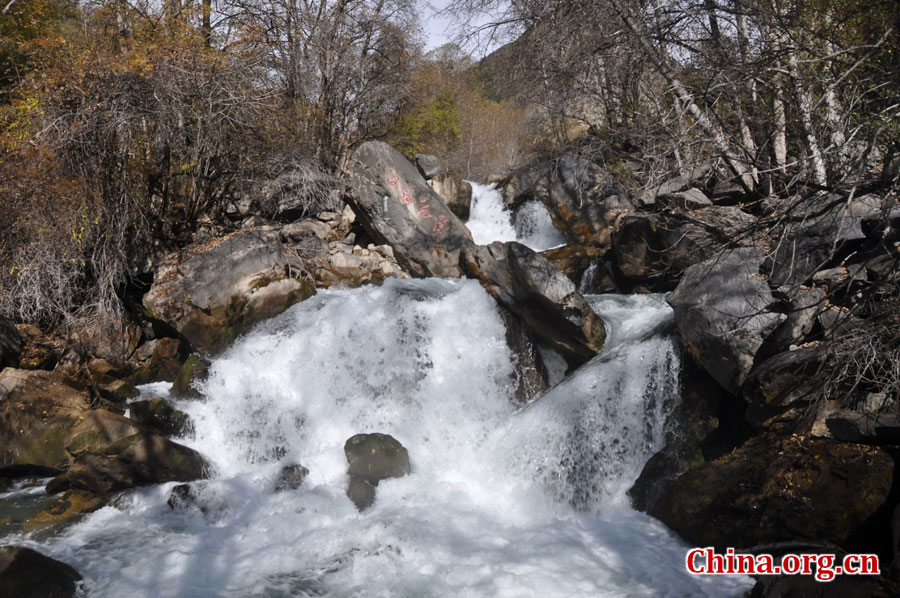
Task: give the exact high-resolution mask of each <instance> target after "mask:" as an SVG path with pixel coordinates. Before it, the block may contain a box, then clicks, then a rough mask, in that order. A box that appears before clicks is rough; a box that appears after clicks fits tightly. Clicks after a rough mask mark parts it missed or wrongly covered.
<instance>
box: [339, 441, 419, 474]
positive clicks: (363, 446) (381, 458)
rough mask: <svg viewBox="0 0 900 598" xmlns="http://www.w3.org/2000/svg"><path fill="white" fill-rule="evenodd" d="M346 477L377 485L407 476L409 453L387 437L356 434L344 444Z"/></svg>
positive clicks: (398, 443) (397, 442)
mask: <svg viewBox="0 0 900 598" xmlns="http://www.w3.org/2000/svg"><path fill="white" fill-rule="evenodd" d="M344 454H345V455H346V456H347V462H348V463H350V469H349V470H348V473H350V474H351V475H355V476H358V477H360V478H362V479H364V480H367V481H369V482H372V483H374V484H377V483H378V482H380V481H381V480H385V479H387V478H399V477H403V476H405V475H406V474H408V473H409V453H408V452H407V451H406V449H405V448H404V447H403V445H402V444H400V442H399V441H398V440H397V439H396V438H394V437H393V436H391V435H389V434H379V433H375V434H357V435H356V436H353V437H351V438H350V439H349V440H347V442H345V443H344Z"/></svg>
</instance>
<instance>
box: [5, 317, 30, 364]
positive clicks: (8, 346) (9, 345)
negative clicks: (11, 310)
mask: <svg viewBox="0 0 900 598" xmlns="http://www.w3.org/2000/svg"><path fill="white" fill-rule="evenodd" d="M24 347H25V342H24V341H23V340H22V337H21V336H20V335H19V331H18V330H16V327H15V326H13V323H12V322H10V321H9V320H7V319H6V318H4V317H3V316H0V370H2V369H3V368H5V367H7V366H9V367H18V365H19V355H20V354H21V353H22V349H23V348H24Z"/></svg>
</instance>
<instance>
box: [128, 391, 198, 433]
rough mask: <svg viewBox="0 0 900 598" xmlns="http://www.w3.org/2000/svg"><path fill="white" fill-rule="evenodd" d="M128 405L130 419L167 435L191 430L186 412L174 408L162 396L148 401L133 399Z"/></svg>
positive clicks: (191, 425)
mask: <svg viewBox="0 0 900 598" xmlns="http://www.w3.org/2000/svg"><path fill="white" fill-rule="evenodd" d="M129 407H130V409H131V419H133V420H134V421H135V422H137V423H139V424H142V425H145V426H149V427H151V428H156V429H157V430H159V431H161V432H162V433H163V434H166V435H168V436H183V435H185V434H189V433H190V432H191V431H192V430H193V424H192V423H191V420H190V417H188V414H187V413H185V412H184V411H179V410H178V409H175V408H174V407H172V406H171V405H170V404H169V402H168V401H166V400H165V399H164V398H162V397H156V398H155V399H151V400H149V401H135V402H133V403H131V404H130V405H129Z"/></svg>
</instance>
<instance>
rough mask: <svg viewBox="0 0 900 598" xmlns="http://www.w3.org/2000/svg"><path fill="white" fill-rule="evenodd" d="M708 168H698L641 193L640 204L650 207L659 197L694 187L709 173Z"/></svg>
mask: <svg viewBox="0 0 900 598" xmlns="http://www.w3.org/2000/svg"><path fill="white" fill-rule="evenodd" d="M709 170H710V167H709V166H698V167H697V168H694V169H693V170H691V171H690V172H688V173H685V174H683V175H680V176H677V177H674V178H671V179H667V180H665V181H663V182H662V183H659V184H657V185H654V186H652V187H650V188H649V189H647V190H646V191H644V192H643V193H641V195H640V198H639V200H640V202H641V204H643V205H645V206H652V205H654V204H655V203H656V199H657V198H658V197H659V196H661V195H671V194H674V193H676V192H678V191H681V190H683V189H687V188H688V187H690V186H691V185H694V184H695V183H697V182H698V181H700V180H701V179H703V177H705V176H706V175H707V174H708V173H709Z"/></svg>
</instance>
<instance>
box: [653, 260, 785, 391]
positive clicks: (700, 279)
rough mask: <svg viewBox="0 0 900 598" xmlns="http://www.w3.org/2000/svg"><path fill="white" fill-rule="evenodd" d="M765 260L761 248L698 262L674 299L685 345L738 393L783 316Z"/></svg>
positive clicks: (703, 364)
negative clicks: (763, 268) (762, 270)
mask: <svg viewBox="0 0 900 598" xmlns="http://www.w3.org/2000/svg"><path fill="white" fill-rule="evenodd" d="M763 259H764V252H763V251H762V250H761V249H754V248H740V249H735V250H731V251H727V252H725V253H723V254H722V255H721V256H718V257H715V258H712V259H710V260H707V261H705V262H702V263H700V264H695V265H693V266H691V267H690V268H688V270H687V272H686V273H685V275H684V278H682V280H681V282H680V283H679V284H678V287H677V288H676V289H675V291H673V292H672V294H671V295H670V296H669V298H668V302H669V305H671V306H672V308H673V309H674V310H675V323H676V324H677V325H678V331H679V333H680V334H681V338H682V341H683V344H684V345H685V346H686V347H687V349H688V350H689V351H690V352H691V353H692V354H693V355H694V357H695V358H696V359H697V361H698V362H699V363H700V364H701V365H702V366H703V367H704V368H706V370H707V371H708V372H709V373H710V374H711V375H712V376H713V378H715V379H716V381H717V382H718V383H719V384H721V385H722V387H723V388H725V389H727V390H729V391H731V392H732V393H736V392H737V391H738V390H739V389H740V387H741V386H742V385H743V383H744V380H745V378H746V377H747V374H748V373H749V372H750V369H751V368H752V367H753V360H754V357H755V356H756V352H757V351H758V350H759V348H760V346H762V344H763V340H764V339H765V338H766V337H767V336H768V335H769V333H771V332H772V330H773V329H774V328H775V326H777V325H778V324H779V323H780V322H781V319H782V316H781V315H780V314H776V313H774V312H772V311H770V308H769V306H770V305H771V304H772V302H773V297H772V293H771V291H770V290H769V285H768V284H766V281H765V279H764V278H762V277H761V276H760V275H759V266H760V264H762V262H763Z"/></svg>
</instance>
